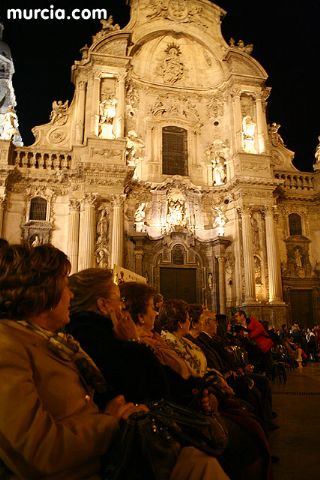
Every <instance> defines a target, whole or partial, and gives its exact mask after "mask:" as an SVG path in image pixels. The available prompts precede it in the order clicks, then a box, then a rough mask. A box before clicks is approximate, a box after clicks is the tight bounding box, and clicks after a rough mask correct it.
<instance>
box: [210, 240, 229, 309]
mask: <svg viewBox="0 0 320 480" xmlns="http://www.w3.org/2000/svg"><path fill="white" fill-rule="evenodd" d="M229 245H230V240H227V239H226V238H223V237H217V238H216V239H215V240H213V251H214V254H215V256H216V258H217V260H218V268H219V270H218V278H219V313H222V314H225V313H226V269H225V262H226V259H225V252H226V248H227V247H228V246H229Z"/></svg>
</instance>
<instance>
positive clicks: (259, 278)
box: [254, 256, 262, 285]
mask: <svg viewBox="0 0 320 480" xmlns="http://www.w3.org/2000/svg"><path fill="white" fill-rule="evenodd" d="M254 276H255V283H256V285H261V284H262V272H261V261H260V259H259V258H258V257H256V256H255V257H254Z"/></svg>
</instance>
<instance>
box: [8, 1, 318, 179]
mask: <svg viewBox="0 0 320 480" xmlns="http://www.w3.org/2000/svg"><path fill="white" fill-rule="evenodd" d="M214 3H216V4H217V5H219V6H220V7H222V8H223V9H225V10H226V11H227V15H226V16H225V18H224V19H223V22H222V33H223V35H224V38H225V39H226V40H227V41H229V38H230V37H231V36H232V37H233V38H235V40H236V41H238V40H239V39H242V40H244V42H245V43H246V44H248V43H253V45H254V49H253V53H252V56H253V57H254V58H255V59H256V60H257V61H258V62H260V64H261V65H262V66H263V68H264V69H265V70H266V71H267V73H268V75H269V78H268V80H267V85H268V86H270V87H272V91H271V95H270V97H269V101H268V123H271V122H277V123H280V124H281V128H280V130H279V133H280V134H281V136H282V137H283V139H284V141H285V144H286V145H287V147H288V148H289V149H290V150H293V151H294V152H295V159H294V164H295V166H296V167H297V168H299V169H301V170H304V171H312V164H313V161H314V152H315V148H316V145H317V143H318V141H317V138H318V135H320V125H319V120H318V119H319V116H320V81H319V72H318V66H319V63H320V55H319V53H320V35H319V19H320V0H269V1H265V2H263V1H259V0H246V1H242V0H217V1H216V2H214ZM52 4H53V5H54V6H55V8H61V7H65V8H68V9H72V8H90V9H92V8H106V9H107V10H108V13H109V14H112V15H113V17H114V20H115V22H117V23H119V24H120V26H121V27H124V26H125V25H126V24H127V22H128V20H129V7H128V6H127V5H126V0H90V1H89V0H87V1H83V0H78V1H74V0H71V1H69V2H66V1H64V2H62V1H60V0H56V1H54V0H51V1H47V0H42V1H40V0H38V1H33V0H29V1H27V2H26V1H19V0H16V1H12V0H5V1H3V0H1V5H0V15H1V18H2V21H3V23H4V25H5V30H4V35H3V39H4V40H5V41H6V42H7V43H8V44H9V46H10V48H11V52H12V56H13V59H14V63H15V70H16V72H15V75H14V77H13V84H14V88H15V93H16V97H17V102H18V107H17V113H18V118H19V122H20V132H21V134H22V137H23V140H24V143H25V145H30V144H32V143H33V141H34V139H33V135H32V133H31V128H32V127H33V126H35V125H40V124H42V123H47V121H48V118H49V114H50V112H51V104H52V101H53V100H55V99H56V100H60V99H61V100H66V99H69V100H70V101H71V99H72V95H73V85H72V84H71V81H70V72H71V70H70V69H71V65H72V64H73V62H74V60H77V59H80V53H79V49H80V48H81V47H82V46H84V45H85V44H86V43H88V44H89V45H90V43H91V36H92V35H93V34H95V33H96V32H97V31H99V30H100V27H101V25H100V22H99V20H87V21H84V20H82V21H68V20H64V21H57V20H48V21H45V20H37V21H27V20H15V21H13V20H11V21H8V20H6V9H7V8H27V9H30V8H40V7H41V8H45V7H48V6H49V5H52Z"/></svg>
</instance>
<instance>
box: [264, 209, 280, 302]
mask: <svg viewBox="0 0 320 480" xmlns="http://www.w3.org/2000/svg"><path fill="white" fill-rule="evenodd" d="M265 222H266V243H267V259H268V273H269V302H270V303H279V302H281V303H282V289H281V270H280V260H279V254H278V248H277V240H276V232H275V226H274V218H273V211H272V208H267V209H266V214H265Z"/></svg>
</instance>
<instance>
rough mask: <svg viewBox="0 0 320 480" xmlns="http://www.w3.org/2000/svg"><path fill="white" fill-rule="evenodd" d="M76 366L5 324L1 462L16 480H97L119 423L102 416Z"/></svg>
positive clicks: (0, 349) (0, 362)
mask: <svg viewBox="0 0 320 480" xmlns="http://www.w3.org/2000/svg"><path fill="white" fill-rule="evenodd" d="M88 393H89V392H88V391H87V390H86V389H85V388H84V386H83V385H82V383H81V381H80V379H79V375H78V371H77V369H76V367H75V366H74V365H73V363H72V362H71V361H65V360H62V359H60V358H59V357H57V356H56V355H55V354H54V353H53V352H51V351H50V350H49V349H48V347H47V339H45V338H43V337H41V336H39V335H38V334H36V333H34V332H33V331H31V330H29V329H27V328H26V327H24V326H22V325H20V324H18V323H17V322H15V321H12V320H0V458H1V459H2V460H3V461H4V463H5V464H6V465H7V466H8V467H9V468H10V470H11V471H12V472H13V473H14V475H13V477H12V478H14V479H24V480H33V479H40V478H41V479H50V480H84V479H86V480H89V479H90V480H96V479H99V478H100V477H99V474H98V472H99V469H100V460H99V457H100V456H101V455H102V454H103V453H104V452H105V451H106V450H107V448H108V446H109V444H110V442H111V440H112V437H113V435H114V432H115V431H116V430H117V428H118V422H117V420H116V419H115V418H113V417H111V416H110V415H106V414H103V413H99V411H98V408H97V407H96V405H95V404H94V403H93V401H92V399H91V397H90V396H89V395H88Z"/></svg>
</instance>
